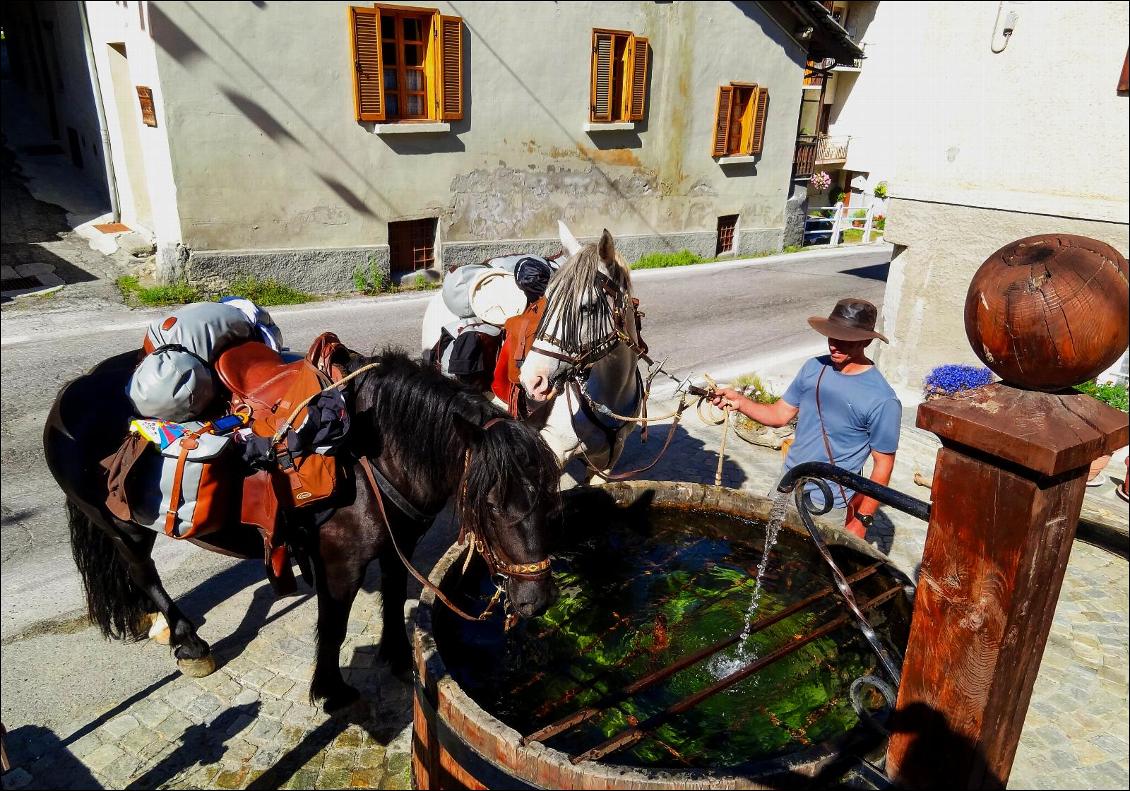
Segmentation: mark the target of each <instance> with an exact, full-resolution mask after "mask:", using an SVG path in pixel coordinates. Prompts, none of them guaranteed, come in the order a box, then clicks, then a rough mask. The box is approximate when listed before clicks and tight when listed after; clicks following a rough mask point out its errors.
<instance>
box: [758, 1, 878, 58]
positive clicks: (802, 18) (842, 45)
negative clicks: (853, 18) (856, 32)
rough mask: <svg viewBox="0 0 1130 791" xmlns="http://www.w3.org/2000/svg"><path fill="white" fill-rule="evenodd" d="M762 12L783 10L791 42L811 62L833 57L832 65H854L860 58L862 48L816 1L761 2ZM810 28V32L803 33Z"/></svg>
mask: <svg viewBox="0 0 1130 791" xmlns="http://www.w3.org/2000/svg"><path fill="white" fill-rule="evenodd" d="M761 5H762V6H763V7H765V10H766V11H769V12H770V13H772V11H773V10H776V11H779V12H780V11H784V12H787V14H788V15H789V16H790V17H791V19H792V20H793V22H794V25H793V29H792V31H791V32H790V34H791V35H792V37H793V39H795V40H796V41H797V43H799V44H800V45H801V46H802V47H804V48H806V49H807V50H808V56H809V58H810V59H811V60H817V61H819V60H823V59H825V58H834V59H835V61H836V63H849V64H850V63H854V62H855V61H856V60H858V59H859V58H862V57H863V49H862V48H861V47H860V46H859V45H858V44H857V43H855V41H853V40H852V38H851V36H850V35H848V32H847V30H845V29H844V27H843V26H842V25H840V23H838V22H836V20H834V19H832V15H831V13H830V12H829V11H828V10H827V9H826V8H824V6H823V5H822V4H821V3H820V2H819V0H782V2H773V3H761ZM809 28H811V32H810V33H809V34H808V35H807V36H804V35H803V33H804V32H805V31H806V30H808V29H809Z"/></svg>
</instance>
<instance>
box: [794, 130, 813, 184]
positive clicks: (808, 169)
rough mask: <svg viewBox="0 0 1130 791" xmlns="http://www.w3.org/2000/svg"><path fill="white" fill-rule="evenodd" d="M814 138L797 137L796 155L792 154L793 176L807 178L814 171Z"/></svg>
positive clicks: (809, 136)
mask: <svg viewBox="0 0 1130 791" xmlns="http://www.w3.org/2000/svg"><path fill="white" fill-rule="evenodd" d="M816 140H817V139H816V138H815V137H813V136H811V135H798V136H797V139H796V153H794V154H793V175H794V176H795V177H797V178H807V177H808V176H811V175H812V173H813V172H814V171H815V170H816Z"/></svg>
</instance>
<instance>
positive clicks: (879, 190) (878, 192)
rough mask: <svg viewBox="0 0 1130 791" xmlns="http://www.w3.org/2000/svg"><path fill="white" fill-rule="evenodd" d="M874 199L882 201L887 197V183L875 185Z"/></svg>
mask: <svg viewBox="0 0 1130 791" xmlns="http://www.w3.org/2000/svg"><path fill="white" fill-rule="evenodd" d="M874 194H875V197H876V198H879V199H880V200H882V199H883V198H886V197H887V182H885V181H880V182H879V183H878V184H876V185H875V193H874Z"/></svg>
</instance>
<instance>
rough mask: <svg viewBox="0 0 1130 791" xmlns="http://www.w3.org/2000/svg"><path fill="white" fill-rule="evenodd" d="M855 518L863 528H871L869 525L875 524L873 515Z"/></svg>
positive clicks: (861, 515)
mask: <svg viewBox="0 0 1130 791" xmlns="http://www.w3.org/2000/svg"><path fill="white" fill-rule="evenodd" d="M855 518H856V519H858V520H859V523H860V524H861V525H863V526H864V527H871V525H873V524H875V515H874V514H858V515H856V517H855Z"/></svg>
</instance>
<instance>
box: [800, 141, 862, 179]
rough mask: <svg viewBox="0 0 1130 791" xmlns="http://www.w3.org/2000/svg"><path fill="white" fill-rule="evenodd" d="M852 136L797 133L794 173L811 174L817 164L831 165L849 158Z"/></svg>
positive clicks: (802, 175)
mask: <svg viewBox="0 0 1130 791" xmlns="http://www.w3.org/2000/svg"><path fill="white" fill-rule="evenodd" d="M850 142H851V138H850V137H827V136H825V135H797V139H796V151H795V152H794V153H793V175H794V176H796V177H804V176H811V175H812V174H813V172H814V171H815V170H816V166H817V165H831V164H836V163H842V162H845V161H846V160H847V154H848V144H849V143H850Z"/></svg>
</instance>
